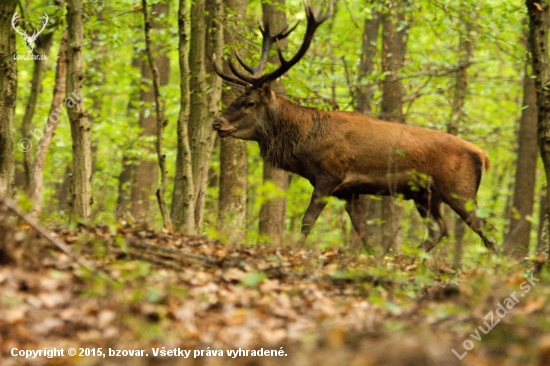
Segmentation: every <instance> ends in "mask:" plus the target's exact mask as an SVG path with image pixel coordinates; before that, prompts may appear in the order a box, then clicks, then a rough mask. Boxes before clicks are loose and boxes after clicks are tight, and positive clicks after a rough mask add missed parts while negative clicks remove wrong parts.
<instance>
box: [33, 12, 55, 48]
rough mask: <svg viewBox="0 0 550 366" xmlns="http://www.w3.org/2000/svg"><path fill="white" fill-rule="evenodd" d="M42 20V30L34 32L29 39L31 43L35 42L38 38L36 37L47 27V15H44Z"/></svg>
mask: <svg viewBox="0 0 550 366" xmlns="http://www.w3.org/2000/svg"><path fill="white" fill-rule="evenodd" d="M43 19H44V20H43V21H42V29H40V30H39V31H34V32H33V34H32V36H31V37H30V38H31V40H32V41H33V42H34V41H36V39H37V38H38V35H39V34H40V33H42V32H43V31H44V29H45V28H46V25H48V21H49V20H50V18H48V14H44V18H43Z"/></svg>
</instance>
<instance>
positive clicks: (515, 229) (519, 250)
mask: <svg viewBox="0 0 550 366" xmlns="http://www.w3.org/2000/svg"><path fill="white" fill-rule="evenodd" d="M524 43H526V42H524ZM526 56H527V58H526V65H525V76H524V78H523V103H522V104H523V109H522V111H521V118H520V122H519V123H520V127H519V132H518V150H517V160H516V175H515V179H514V182H515V186H514V195H513V201H512V209H511V213H510V216H511V217H510V227H509V228H508V233H507V235H506V240H505V241H504V251H505V252H506V253H508V254H510V255H511V256H512V257H514V258H516V259H522V258H524V257H525V256H527V254H528V252H529V242H530V238H531V222H530V221H529V220H527V217H528V216H531V214H532V213H533V205H534V196H535V184H536V173H537V158H538V150H537V146H536V145H535V144H533V141H535V140H536V139H537V96H536V90H535V80H534V79H533V78H532V75H531V73H530V72H529V70H530V69H531V68H530V67H528V65H529V64H530V63H531V62H532V61H531V58H530V50H529V47H528V49H527V55H526Z"/></svg>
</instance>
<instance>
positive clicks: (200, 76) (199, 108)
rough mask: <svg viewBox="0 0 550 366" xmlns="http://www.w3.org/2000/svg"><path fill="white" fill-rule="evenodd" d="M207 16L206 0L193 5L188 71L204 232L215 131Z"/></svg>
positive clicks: (198, 225)
mask: <svg viewBox="0 0 550 366" xmlns="http://www.w3.org/2000/svg"><path fill="white" fill-rule="evenodd" d="M205 51H206V14H205V0H196V1H194V2H193V3H192V4H191V44H190V48H189V69H190V72H191V78H190V82H189V89H190V100H191V103H190V108H191V109H190V113H189V130H190V136H191V152H192V156H191V162H192V166H193V185H194V188H195V191H194V197H195V225H196V230H197V232H199V233H200V232H202V224H203V219H204V204H205V196H206V184H207V178H208V162H209V160H210V155H211V154H212V148H213V141H214V131H213V130H212V127H211V125H210V123H209V122H208V121H207V116H208V115H209V105H208V98H207V88H206V65H205Z"/></svg>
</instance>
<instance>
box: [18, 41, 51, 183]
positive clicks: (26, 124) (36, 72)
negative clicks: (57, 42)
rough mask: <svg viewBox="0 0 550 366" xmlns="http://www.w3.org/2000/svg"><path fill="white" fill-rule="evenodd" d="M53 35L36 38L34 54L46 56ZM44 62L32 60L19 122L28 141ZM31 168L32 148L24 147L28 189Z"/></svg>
mask: <svg viewBox="0 0 550 366" xmlns="http://www.w3.org/2000/svg"><path fill="white" fill-rule="evenodd" d="M53 35H54V32H53V31H52V32H50V33H47V34H44V35H42V36H40V37H38V38H37V39H36V46H35V48H34V51H33V53H34V55H46V56H48V55H49V54H50V48H51V46H52V40H53ZM45 63H46V60H43V59H42V58H41V57H40V58H37V59H36V60H34V61H33V72H32V79H31V91H30V94H29V99H28V101H27V106H26V108H25V114H24V115H23V121H22V123H21V136H22V137H23V138H24V139H27V140H29V141H30V140H31V139H32V136H31V128H32V118H33V116H34V111H35V110H36V102H37V101H38V96H39V95H40V93H41V92H42V74H43V71H44V65H45ZM59 105H61V104H59ZM59 105H58V106H59ZM32 169H33V159H32V149H24V150H23V170H24V182H23V184H24V186H23V188H24V189H25V190H28V189H29V186H30V184H31V181H32V179H33V178H32V176H31V174H32Z"/></svg>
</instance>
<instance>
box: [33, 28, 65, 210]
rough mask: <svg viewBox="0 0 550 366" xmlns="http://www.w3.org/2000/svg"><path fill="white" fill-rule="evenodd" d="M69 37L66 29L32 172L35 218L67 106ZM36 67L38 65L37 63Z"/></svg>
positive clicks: (40, 203)
mask: <svg viewBox="0 0 550 366" xmlns="http://www.w3.org/2000/svg"><path fill="white" fill-rule="evenodd" d="M67 38H68V33H67V31H65V32H63V37H62V38H61V45H60V47H59V55H58V57H57V66H56V69H55V85H54V87H53V98H52V105H51V107H50V113H49V114H48V120H47V121H46V126H45V127H44V132H43V135H42V137H41V138H40V141H39V142H38V147H37V150H36V157H35V159H34V162H33V164H32V168H31V172H30V179H31V180H30V185H29V190H28V194H29V198H30V199H31V201H32V202H33V210H32V211H31V215H32V216H33V217H35V218H38V217H40V213H41V212H42V204H43V201H44V198H43V194H42V191H43V182H44V166H45V164H46V156H47V155H48V149H49V148H50V144H51V142H52V139H53V136H54V134H55V129H56V128H57V124H58V121H59V117H60V115H61V114H62V113H63V111H62V109H63V108H66V107H65V106H64V105H63V97H64V95H65V89H66V83H67ZM35 67H37V66H36V65H35ZM29 132H30V131H29Z"/></svg>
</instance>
